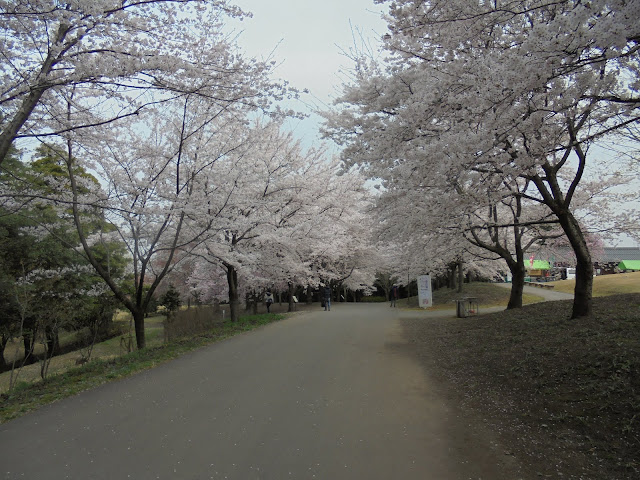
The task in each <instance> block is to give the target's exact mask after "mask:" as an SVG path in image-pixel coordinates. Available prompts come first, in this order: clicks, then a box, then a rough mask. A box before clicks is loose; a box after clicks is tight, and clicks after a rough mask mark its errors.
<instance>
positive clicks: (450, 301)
mask: <svg viewBox="0 0 640 480" xmlns="http://www.w3.org/2000/svg"><path fill="white" fill-rule="evenodd" d="M509 295H510V290H509V289H507V288H503V287H500V286H498V285H495V284H493V283H486V282H471V283H465V284H463V286H462V293H458V291H457V290H456V289H450V288H446V287H443V288H439V289H438V290H434V292H433V307H431V308H430V309H429V310H446V309H454V308H455V300H456V299H459V298H463V297H476V298H477V299H478V302H479V304H480V306H481V307H498V306H506V305H507V303H508V302H509ZM543 300H544V298H542V297H540V296H538V295H530V294H524V295H523V296H522V302H523V304H525V305H527V304H530V303H537V302H542V301H543ZM398 306H401V307H404V308H415V309H419V310H422V309H421V308H419V307H418V298H417V297H411V298H409V299H406V298H404V299H401V300H399V301H398Z"/></svg>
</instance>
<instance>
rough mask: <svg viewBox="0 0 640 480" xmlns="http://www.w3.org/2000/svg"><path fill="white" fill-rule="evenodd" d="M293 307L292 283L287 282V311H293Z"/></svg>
mask: <svg viewBox="0 0 640 480" xmlns="http://www.w3.org/2000/svg"><path fill="white" fill-rule="evenodd" d="M293 309H294V305H293V284H292V283H289V309H288V310H287V311H288V312H293Z"/></svg>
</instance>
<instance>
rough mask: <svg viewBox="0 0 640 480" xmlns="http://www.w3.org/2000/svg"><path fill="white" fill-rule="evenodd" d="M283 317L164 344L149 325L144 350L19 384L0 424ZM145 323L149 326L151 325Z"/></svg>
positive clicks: (115, 342)
mask: <svg viewBox="0 0 640 480" xmlns="http://www.w3.org/2000/svg"><path fill="white" fill-rule="evenodd" d="M283 318H284V315H280V314H273V313H272V314H260V315H248V316H243V317H240V319H239V321H238V322H237V323H235V324H234V323H231V322H229V321H227V322H224V323H222V324H220V325H219V326H218V327H216V328H215V329H212V330H211V331H209V332H207V333H205V334H202V335H198V336H194V337H190V338H183V339H180V340H178V341H175V342H171V343H168V344H162V343H161V342H160V343H158V341H157V340H158V338H159V339H160V340H162V336H163V333H162V329H159V328H154V327H153V326H152V327H151V328H148V330H147V337H146V338H147V345H148V346H147V348H145V349H144V350H137V351H133V352H131V353H129V354H125V355H122V356H119V357H115V358H111V359H99V360H92V361H91V362H89V363H87V364H86V365H84V366H82V367H74V368H69V369H68V370H66V371H65V372H63V373H59V374H55V375H52V376H50V377H49V378H48V379H47V380H46V381H44V382H38V383H29V382H20V383H19V384H18V385H17V386H16V387H15V388H14V390H13V391H12V392H11V393H10V394H2V395H0V399H1V400H2V403H1V404H0V423H4V422H7V421H9V420H11V419H14V418H17V417H20V416H21V415H24V414H25V413H28V412H30V411H33V410H36V409H37V408H40V407H42V406H44V405H47V404H49V403H52V402H55V401H57V400H61V399H63V398H66V397H70V396H72V395H75V394H77V393H79V392H82V391H84V390H89V389H91V388H94V387H96V386H98V385H101V384H103V383H107V382H109V381H113V380H117V379H120V378H125V377H128V376H130V375H133V374H134V373H137V372H140V371H143V370H147V369H149V368H153V367H155V366H157V365H160V364H162V363H165V362H167V361H169V360H172V359H174V358H177V357H179V356H181V355H183V354H184V353H187V352H190V351H192V350H195V349H197V348H200V347H203V346H205V345H209V344H212V343H215V342H218V341H220V340H224V339H225V338H229V337H232V336H234V335H237V334H239V333H243V332H247V331H250V330H253V329H255V328H258V327H261V326H263V325H267V324H269V323H272V322H275V321H278V320H281V319H283ZM149 323H151V324H152V325H153V322H149ZM147 327H149V325H147ZM105 343H109V344H110V345H111V347H112V348H113V349H114V350H117V349H119V348H120V346H119V338H116V339H111V340H108V341H107V342H105Z"/></svg>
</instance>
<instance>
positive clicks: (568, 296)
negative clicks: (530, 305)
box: [494, 283, 573, 302]
mask: <svg viewBox="0 0 640 480" xmlns="http://www.w3.org/2000/svg"><path fill="white" fill-rule="evenodd" d="M494 285H497V286H499V287H502V288H507V289H509V290H511V284H510V283H496V284H494ZM524 293H529V294H531V295H537V296H539V297H542V298H544V299H545V301H547V302H551V301H555V300H573V294H572V293H565V292H556V291H555V290H553V289H547V288H541V287H532V286H530V285H525V286H524Z"/></svg>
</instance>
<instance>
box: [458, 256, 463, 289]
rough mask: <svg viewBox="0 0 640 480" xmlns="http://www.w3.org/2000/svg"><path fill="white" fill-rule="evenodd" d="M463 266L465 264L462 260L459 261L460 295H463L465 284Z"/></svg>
mask: <svg viewBox="0 0 640 480" xmlns="http://www.w3.org/2000/svg"><path fill="white" fill-rule="evenodd" d="M463 264H464V262H463V261H462V260H458V293H462V284H463V283H464V273H463V270H462V265H463Z"/></svg>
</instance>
